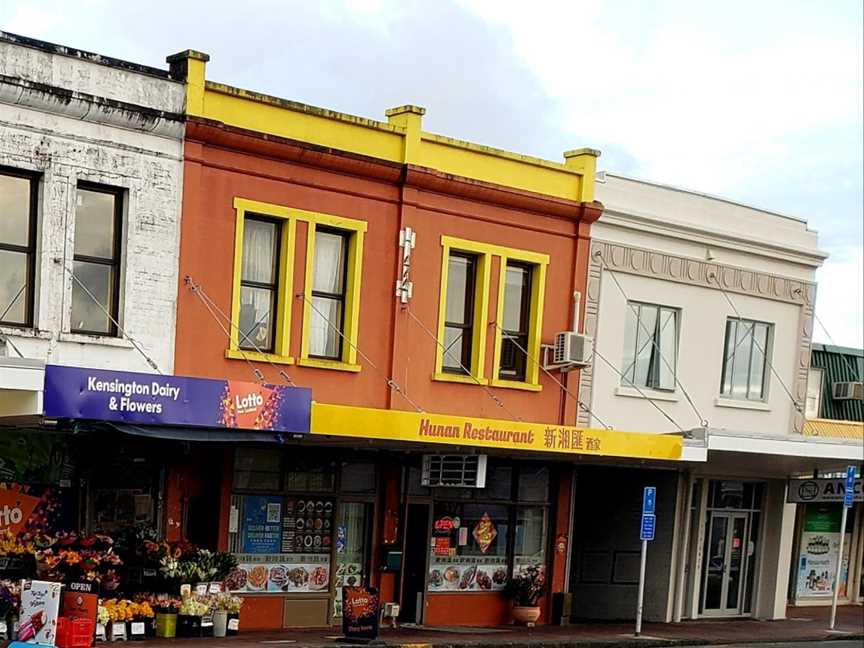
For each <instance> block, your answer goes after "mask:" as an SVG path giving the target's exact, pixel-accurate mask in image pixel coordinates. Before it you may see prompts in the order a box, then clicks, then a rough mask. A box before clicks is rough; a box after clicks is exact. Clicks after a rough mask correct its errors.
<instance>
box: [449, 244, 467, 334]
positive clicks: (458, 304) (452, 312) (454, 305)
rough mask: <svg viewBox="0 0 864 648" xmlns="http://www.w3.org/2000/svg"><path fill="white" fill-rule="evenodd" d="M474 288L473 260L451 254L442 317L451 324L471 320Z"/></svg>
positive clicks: (465, 322)
mask: <svg viewBox="0 0 864 648" xmlns="http://www.w3.org/2000/svg"><path fill="white" fill-rule="evenodd" d="M473 290H474V260H473V259H469V258H467V257H463V256H456V255H451V256H450V260H449V261H448V269H447V305H446V314H445V315H444V319H445V321H447V322H452V323H453V324H468V323H470V322H471V319H472V318H471V313H470V312H469V307H470V302H471V297H472V292H473Z"/></svg>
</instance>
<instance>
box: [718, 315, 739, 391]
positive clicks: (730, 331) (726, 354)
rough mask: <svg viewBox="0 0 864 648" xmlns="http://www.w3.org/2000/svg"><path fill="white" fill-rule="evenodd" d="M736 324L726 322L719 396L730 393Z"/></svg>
mask: <svg viewBox="0 0 864 648" xmlns="http://www.w3.org/2000/svg"><path fill="white" fill-rule="evenodd" d="M737 329H738V322H736V321H733V320H729V321H727V322H726V344H725V345H724V349H723V383H722V384H721V386H720V393H721V394H731V393H732V366H733V364H734V362H733V361H734V359H735V340H736V331H737Z"/></svg>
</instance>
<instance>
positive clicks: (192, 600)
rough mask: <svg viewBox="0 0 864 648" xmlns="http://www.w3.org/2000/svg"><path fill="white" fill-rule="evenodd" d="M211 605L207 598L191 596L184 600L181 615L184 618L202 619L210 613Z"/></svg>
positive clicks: (181, 605)
mask: <svg viewBox="0 0 864 648" xmlns="http://www.w3.org/2000/svg"><path fill="white" fill-rule="evenodd" d="M211 603H212V602H211V600H210V598H209V597H207V596H199V595H197V594H190V595H189V596H186V597H184V598H183V602H182V603H181V604H180V614H181V615H182V616H196V617H202V616H204V615H205V614H207V613H208V612H209V611H210V607H211Z"/></svg>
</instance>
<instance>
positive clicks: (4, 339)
mask: <svg viewBox="0 0 864 648" xmlns="http://www.w3.org/2000/svg"><path fill="white" fill-rule="evenodd" d="M26 287H27V283H26V282H25V283H24V284H22V285H21V287H20V288H19V289H18V292H17V293H15V296H14V297H13V298H12V301H10V302H9V304H8V305H7V306H6V308H5V309H3V314H2V315H0V322H2V321H3V320H4V319H6V315H8V314H9V311H10V310H12V307H13V306H14V305H15V302H17V301H18V298H19V297H20V296H21V293H23V292H24V289H25V288H26ZM0 342H5V343H6V344H8V345H9V346H11V347H12V348H13V349H14V350H15V353H17V354H18V357H19V358H23V357H24V354H22V353H21V350H20V349H19V348H18V347H17V346H15V343H14V342H12V340H10V339H9V337H8V336H7V335H3V334H2V333H0Z"/></svg>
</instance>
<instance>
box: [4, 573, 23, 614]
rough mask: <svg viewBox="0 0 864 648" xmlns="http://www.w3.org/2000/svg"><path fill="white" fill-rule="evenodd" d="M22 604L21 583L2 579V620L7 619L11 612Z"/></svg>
mask: <svg viewBox="0 0 864 648" xmlns="http://www.w3.org/2000/svg"><path fill="white" fill-rule="evenodd" d="M20 605H21V583H20V582H15V581H11V580H0V620H3V619H5V618H6V617H7V616H8V615H9V613H10V612H15V611H16V610H18V608H19V607H20Z"/></svg>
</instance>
